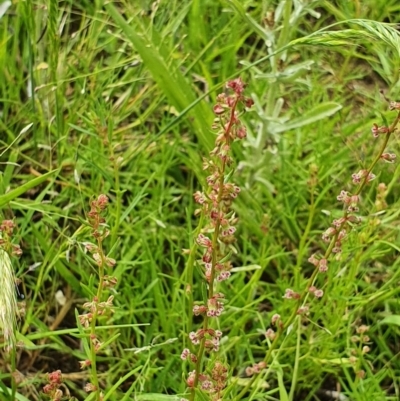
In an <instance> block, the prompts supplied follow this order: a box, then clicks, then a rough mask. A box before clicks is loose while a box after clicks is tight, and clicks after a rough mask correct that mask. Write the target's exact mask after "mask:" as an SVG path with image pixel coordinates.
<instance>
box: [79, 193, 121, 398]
mask: <svg viewBox="0 0 400 401" xmlns="http://www.w3.org/2000/svg"><path fill="white" fill-rule="evenodd" d="M107 206H108V198H107V196H106V195H99V196H98V198H97V199H96V200H93V201H91V203H90V211H89V213H88V215H87V220H88V224H89V226H90V228H91V235H92V237H93V238H94V240H95V243H94V244H93V243H87V242H86V243H84V245H85V248H86V251H88V252H90V253H91V254H92V258H93V261H94V263H95V264H96V266H97V267H98V277H99V284H98V287H97V291H96V294H95V295H94V296H93V298H92V300H91V301H90V302H86V303H85V304H84V305H83V308H84V309H86V310H88V311H89V312H87V313H84V314H82V315H79V321H80V324H81V325H82V326H83V327H85V328H87V329H89V330H90V334H89V344H90V353H89V354H88V355H87V359H86V360H84V361H80V366H81V369H84V368H89V367H90V369H91V381H90V382H89V383H87V384H86V385H85V390H86V391H87V392H93V393H95V399H96V400H100V399H101V398H102V397H103V395H102V393H101V391H100V384H99V379H98V374H97V366H96V360H97V354H98V353H99V352H100V351H101V349H102V347H103V342H102V341H101V340H100V339H99V336H98V334H97V333H96V324H97V323H98V322H97V321H98V319H99V318H101V317H103V316H110V315H112V314H113V313H114V309H113V299H114V296H112V295H110V296H109V297H108V298H107V300H106V301H105V300H103V298H104V292H105V291H107V290H108V289H110V288H113V287H114V286H115V285H116V284H117V279H116V277H114V276H109V275H106V269H107V268H112V267H114V266H115V264H116V261H115V260H114V259H112V258H110V257H108V256H107V255H106V253H105V251H104V247H103V242H104V240H105V239H106V238H107V237H108V235H109V233H110V232H109V230H108V228H107V226H106V224H105V218H104V217H103V215H104V212H105V210H106V209H107Z"/></svg>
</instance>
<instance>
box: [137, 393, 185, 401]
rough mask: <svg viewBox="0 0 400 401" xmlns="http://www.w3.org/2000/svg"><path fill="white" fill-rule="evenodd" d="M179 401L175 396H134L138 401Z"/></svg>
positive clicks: (150, 394) (154, 394) (149, 394)
mask: <svg viewBox="0 0 400 401" xmlns="http://www.w3.org/2000/svg"><path fill="white" fill-rule="evenodd" d="M179 399H180V397H178V396H176V395H168V394H158V393H148V394H139V395H137V396H136V400H138V401H178V400H179Z"/></svg>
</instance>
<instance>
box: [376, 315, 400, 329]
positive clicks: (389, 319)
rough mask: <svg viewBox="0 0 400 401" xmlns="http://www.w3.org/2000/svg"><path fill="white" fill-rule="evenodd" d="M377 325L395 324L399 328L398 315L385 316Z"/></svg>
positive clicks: (399, 316)
mask: <svg viewBox="0 0 400 401" xmlns="http://www.w3.org/2000/svg"><path fill="white" fill-rule="evenodd" d="M379 324H395V325H396V326H400V315H391V316H386V317H385V318H384V319H383V320H381V321H380V322H379Z"/></svg>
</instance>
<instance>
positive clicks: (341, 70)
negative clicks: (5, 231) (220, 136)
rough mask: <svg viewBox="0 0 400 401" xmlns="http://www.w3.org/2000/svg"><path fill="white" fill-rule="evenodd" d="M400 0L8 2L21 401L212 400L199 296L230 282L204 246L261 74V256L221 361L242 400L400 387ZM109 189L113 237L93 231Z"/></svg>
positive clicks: (246, 250) (257, 206)
mask: <svg viewBox="0 0 400 401" xmlns="http://www.w3.org/2000/svg"><path fill="white" fill-rule="evenodd" d="M398 11H399V5H398V4H397V2H396V1H394V0H393V1H392V0H389V1H365V2H362V4H361V2H357V1H355V2H346V3H343V2H331V1H329V2H328V1H320V0H318V1H310V2H294V1H288V0H286V1H268V2H239V1H236V0H232V1H220V2H212V1H200V0H194V1H180V2H177V1H169V2H163V1H158V2H150V1H142V2H126V1H122V2H102V1H95V2H85V1H84V2H80V3H79V4H75V3H72V2H70V1H64V2H58V3H57V2H54V1H52V0H49V1H38V2H30V1H27V2H19V3H11V2H7V1H6V2H3V3H1V4H0V23H1V24H0V33H1V37H2V38H3V40H2V46H1V47H0V48H1V49H2V52H1V55H0V62H1V68H0V74H1V79H0V92H1V101H0V129H1V132H2V133H1V134H0V159H1V160H0V163H1V164H0V166H1V167H2V168H1V174H0V208H1V221H12V222H13V224H15V225H16V228H15V229H14V231H13V235H14V236H15V237H14V238H13V240H12V241H11V242H10V243H13V244H16V243H19V244H20V246H21V250H22V251H23V253H22V255H21V256H20V258H19V259H18V260H16V259H15V260H14V259H12V267H13V272H14V273H13V274H15V276H16V277H17V282H15V280H14V279H12V280H9V283H10V284H9V291H8V293H10V294H11V295H6V298H5V299H7V300H12V299H14V298H13V297H14V295H15V296H16V297H17V298H18V297H19V299H16V300H17V301H20V302H22V301H23V302H24V303H25V306H24V305H22V304H19V305H17V308H18V309H20V312H19V315H18V318H17V325H16V326H17V328H16V329H13V332H12V334H13V335H15V346H14V347H13V348H12V349H11V350H10V349H7V348H4V349H2V351H1V352H2V353H3V356H4V358H2V361H3V362H2V366H1V367H2V372H3V373H2V375H1V377H0V398H2V399H14V398H15V397H17V398H18V399H21V400H24V399H32V400H39V399H43V398H44V397H47V399H49V398H50V399H59V398H65V399H71V398H73V397H75V398H77V399H110V400H114V399H115V400H116V399H118V400H120V399H130V398H135V399H143V400H165V399H170V398H173V399H177V398H180V397H183V398H185V397H192V398H196V399H206V398H208V396H209V394H208V393H207V392H203V391H201V390H200V391H197V392H196V391H192V393H191V394H192V395H190V388H188V386H187V381H186V380H187V366H186V365H185V364H186V362H185V363H182V360H181V358H180V355H181V353H182V348H183V346H184V347H186V346H187V334H188V333H190V332H191V331H192V329H191V328H193V330H194V328H198V327H200V326H202V325H204V321H202V320H201V318H200V317H196V316H195V317H193V305H192V303H193V302H194V300H198V301H201V300H206V299H207V293H208V292H209V291H210V288H213V287H212V286H210V285H209V282H207V280H204V277H206V275H205V272H204V271H202V269H201V267H200V266H199V265H198V264H197V262H196V259H197V257H196V258H195V257H194V256H192V255H193V254H190V255H189V262H187V260H186V255H185V252H182V249H187V248H189V247H191V246H192V245H193V244H194V243H195V240H196V238H197V237H198V234H199V232H198V229H196V228H195V227H196V226H197V224H198V221H197V217H196V216H194V212H195V210H196V209H197V208H198V205H196V204H195V199H194V198H193V193H195V192H196V191H199V190H200V189H201V188H206V187H207V179H206V176H207V175H209V174H208V173H206V172H205V171H203V164H202V155H207V154H208V153H209V152H210V151H211V150H212V149H213V143H214V140H215V135H214V133H212V132H211V130H210V127H211V125H212V123H213V118H214V116H213V113H212V111H213V105H214V104H216V103H217V101H218V99H217V94H218V93H220V91H221V87H222V85H224V83H225V82H227V81H230V80H232V79H237V77H239V76H240V77H241V78H242V79H243V80H244V81H246V82H247V83H248V87H247V88H246V96H249V97H251V99H252V101H253V102H254V105H253V107H252V111H251V112H248V113H244V114H243V115H242V116H241V122H242V125H243V127H245V129H246V133H247V136H246V139H244V140H243V141H241V144H240V145H239V144H238V143H236V142H235V143H232V144H230V145H231V146H230V147H231V149H230V151H231V152H232V158H234V160H235V161H236V166H235V169H234V171H233V172H232V179H233V181H234V182H235V184H236V185H237V186H238V187H240V188H241V192H240V195H239V196H238V197H237V199H235V202H234V204H233V205H232V216H233V215H234V216H235V218H236V216H239V221H238V223H239V224H238V225H237V226H236V227H237V231H236V232H235V238H236V244H235V247H236V245H237V249H239V250H240V251H239V252H238V253H232V254H231V255H230V263H231V267H230V271H231V272H232V273H234V274H232V275H231V277H230V279H229V280H228V281H226V283H224V284H223V292H224V295H225V297H226V299H227V300H228V301H227V302H226V303H225V304H224V311H223V313H221V315H220V316H219V317H218V319H217V320H216V321H215V322H214V323H215V325H214V326H213V327H212V328H213V329H214V330H221V332H222V333H223V335H222V336H221V338H220V340H219V343H220V347H219V350H218V352H216V353H215V356H210V361H209V362H211V364H210V365H209V368H207V367H204V369H202V373H204V374H205V375H209V376H210V377H211V374H212V369H213V366H215V363H216V362H217V361H220V362H221V361H222V362H221V363H223V365H224V372H223V376H224V383H225V385H224V389H223V390H221V392H220V393H218V397H219V398H223V399H235V400H239V399H269V400H274V399H276V400H278V399H279V400H290V401H292V400H307V401H308V400H322V399H328V400H330V399H338V398H339V399H348V400H356V401H361V400H362V401H363V400H370V399H377V400H385V401H386V400H398V396H399V392H400V390H399V383H398V377H400V366H399V363H398V358H397V356H398V353H399V349H398V346H397V344H398V343H399V316H400V310H399V305H398V301H397V299H398V295H399V290H398V281H399V273H398V272H399V269H398V258H397V253H398V239H399V235H398V229H397V226H398V224H397V222H398V210H399V204H398V199H399V186H398V179H399V174H400V171H399V169H398V167H397V162H396V161H395V159H394V156H393V155H394V154H395V153H396V147H397V143H396V129H397V119H396V118H393V113H395V111H387V110H386V109H387V100H386V98H388V99H390V101H394V103H392V107H394V108H396V107H395V105H396V104H397V103H396V101H397V100H398V99H396V95H397V92H398V79H399V76H398V71H399V52H398V49H399V45H398V44H399V43H400V42H399V34H398V31H397V29H396V26H395V25H394V24H395V23H398V22H399V21H398ZM382 21H384V22H382ZM382 91H383V93H384V95H382ZM374 124H375V125H374ZM371 128H372V130H373V134H374V135H375V136H376V135H377V136H378V138H376V139H374V137H373V136H371V133H370V131H371ZM389 138H390V142H387V141H388V140H389ZM376 141H378V144H376V143H377V142H376ZM380 141H381V142H380ZM383 155H385V156H383ZM382 156H383V157H382ZM382 158H383V159H384V160H385V161H390V162H393V163H388V164H387V165H386V164H385V165H384V167H382V168H381V166H379V168H378V165H377V166H375V164H376V163H379V164H381V162H382ZM371 163H372V164H371ZM374 166H375V167H374ZM372 167H374V171H373V172H372ZM358 172H360V173H358ZM353 173H355V174H356V175H357V173H358V175H357V176H355V177H354V179H356V180H358V181H359V184H358V187H357V186H354V185H353V184H350V181H349V177H350V176H351V174H353ZM371 173H374V174H375V175H376V177H375V179H374V180H373V181H371V182H370V183H367V181H368V180H369V178H368V177H371V176H370V174H371ZM233 177H234V178H233ZM226 178H229V179H230V178H231V176H230V175H229V177H226ZM226 182H228V181H227V180H226ZM224 183H225V181H224ZM361 190H362V191H361ZM341 191H343V192H342V193H341ZM101 194H106V196H107V199H108V206H107V214H106V216H105V217H106V222H104V221H101V222H100V220H99V230H100V232H101V233H103V234H104V233H105V232H106V231H107V234H108V230H109V235H107V236H106V235H104V236H103V234H101V244H99V243H97V240H93V238H92V239H89V238H88V237H89V236H90V232H91V231H93V223H94V221H93V220H91V219H92V217H93V216H92V217H91V207H90V202H98V200H99V196H100V195H101ZM340 194H341V195H340ZM338 195H339V197H340V200H337V197H338ZM356 203H357V204H356ZM88 205H89V206H88ZM349 207H351V208H352V210H351V211H350V210H349V209H348V208H349ZM356 207H357V208H359V210H358V211H356V210H355V209H354V208H356ZM355 213H356V214H357V216H359V217H361V220H360V222H359V223H357V226H356V224H355V223H356V222H355V221H349V216H352V215H354V214H355ZM103 217H104V216H103ZM103 217H102V218H103ZM343 218H344V219H345V220H346V221H342V220H341V219H343ZM334 220H336V222H337V224H339V226H337V227H336V228H334V230H335V232H333V231H332V230H330V232H329V233H326V234H327V235H328V234H329V238H326V239H329V240H330V242H326V243H325V242H324V241H323V238H321V235H322V234H323V233H324V232H325V230H326V229H327V228H328V227H329V226H330V225H331V223H332V221H334ZM339 222H340V223H339ZM350 223H351V224H350ZM91 227H92V228H91ZM343 230H346V233H345V234H346V238H342V237H341V236H342V234H341V232H342V231H343ZM203 234H204V233H203ZM206 234H207V233H206ZM2 238H3V239H4V236H3V235H2ZM88 241H90V242H91V243H92V246H94V248H93V247H92V248H91V247H90V246H89V248H90V249H88V248H87V247H88ZM337 242H340V245H341V246H340V247H339V248H340V251H341V252H336V253H334V252H333V250H334V249H335V247H336V248H338V244H337ZM99 247H100V248H101V252H99V251H98V250H99ZM85 249H86V250H88V251H89V252H86V253H85V252H82V250H85ZM324 250H325V251H324ZM336 250H337V249H336ZM3 252H6V253H3V258H2V260H5V258H6V257H12V249H11V248H9V249H8V248H7V249H3ZM313 254H314V255H315V257H312V256H311V255H313ZM7 255H8V256H7ZM91 255H92V256H91ZM95 255H96V256H95ZM339 255H340V257H339ZM220 256H221V257H222V255H220ZM191 257H192V258H193V259H190V258H191ZM310 257H311V259H310V262H311V263H309V261H308V259H309V258H310ZM93 258H94V259H93ZM107 258H108V259H107ZM114 259H115V261H116V263H115V265H114ZM7 260H8V259H7ZM106 260H108V261H109V265H107V263H106V265H107V266H106V265H105V264H104V263H105V262H106ZM325 260H326V261H327V263H326V265H325ZM321 261H323V262H322V264H321ZM97 262H101V263H100V264H98V263H97ZM191 263H192V265H191ZM3 265H4V263H3ZM7 266H9V264H8V263H7ZM190 266H192V267H191V268H190V269H192V270H193V277H194V278H193V281H190V280H189V281H188V272H189V270H190V269H189V267H190ZM324 266H327V267H328V268H327V271H325V272H321V268H322V270H326V269H325V267H324ZM103 268H104V271H103V270H102V269H103ZM99 272H100V274H99ZM11 273H12V271H11ZM107 276H108V277H112V283H113V284H114V283H115V286H114V287H112V288H107V289H104V287H103V285H102V282H104V280H106V279H105V277H107ZM10 277H11V276H10ZM314 279H316V280H314ZM3 280H4V278H3ZM19 280H20V281H19ZM102 280H103V281H102ZM12 281H14V283H12ZM110 282H111V281H110ZM188 283H189V284H190V285H191V288H190V289H188V288H187V285H188ZM307 283H308V284H307ZM16 285H17V287H16ZM13 287H14V288H15V289H16V288H18V290H19V293H20V294H21V295H23V296H24V299H21V298H22V297H21V296H19V295H18V292H17V291H16V290H15V291H14V290H13V289H12V288H13ZM310 289H311V290H312V291H311V292H310ZM103 290H104V293H103V294H100V295H101V296H98V297H97V298H98V299H96V300H95V301H96V302H100V303H101V302H107V300H108V299H110V298H109V297H112V296H113V297H114V298H113V299H112V304H113V307H112V310H113V313H107V314H104V317H101V319H96V318H95V319H93V318H92V320H91V321H88V323H89V325H88V327H85V325H84V324H81V323H80V322H79V323H77V320H76V317H77V316H79V315H84V314H85V313H92V312H93V311H94V313H95V314H98V311H99V310H98V309H97V308H94V309H93V311H91V310H90V308H92V307H93V302H94V297H96V296H97V295H98V291H100V292H103ZM188 290H190V291H191V294H193V295H190V294H188ZM287 290H291V291H287ZM0 291H2V293H1V294H3V295H4V294H6V293H5V292H4V290H3V289H0ZM10 291H11V292H10ZM211 291H213V290H211ZM8 293H7V294H8ZM285 294H286V295H285ZM297 294H298V295H297ZM191 296H193V297H194V298H193V300H191ZM287 298H291V299H287ZM0 299H1V296H0ZM10 302H11V301H10ZM200 304H201V302H200V303H199V305H200ZM84 305H85V306H87V307H89V309H86V310H84V309H83V306H84ZM201 305H203V304H201ZM204 305H205V303H204ZM0 306H1V305H0ZM306 306H307V307H309V313H307V310H306V309H303V310H302V313H301V314H298V311H299V308H305V307H306ZM110 307H111V306H110ZM23 312H24V313H23ZM13 316H15V317H16V315H15V314H12V316H11V318H13ZM13 325H14V323H13ZM2 326H3V329H4V323H2ZM4 334H7V333H6V332H5V333H4ZM93 335H94V336H95V337H93ZM96 339H99V341H101V343H102V344H103V345H102V346H101V347H99V348H98V349H97V353H96V350H95V345H96V344H94V342H95V340H96ZM184 344H185V345H184ZM188 348H189V347H188ZM10 351H11V352H10ZM93 351H94V352H93ZM194 351H195V349H190V353H191V354H195V353H196V352H194ZM94 360H95V364H94V363H93V361H94ZM8 361H10V363H9V362H8ZM80 361H81V362H86V361H90V366H88V369H83V370H81V366H80V364H79V362H80ZM207 361H208V359H207ZM87 365H89V362H88V363H87ZM203 370H204V372H203ZM59 371H60V372H59ZM93 380H94V381H93ZM87 383H92V385H94V386H95V387H96V389H95V391H92V392H90V393H87V392H86V391H85V385H86V384H87ZM43 393H45V394H46V396H45V395H43Z"/></svg>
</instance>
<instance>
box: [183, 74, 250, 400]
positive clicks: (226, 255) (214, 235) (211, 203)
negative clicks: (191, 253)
mask: <svg viewBox="0 0 400 401" xmlns="http://www.w3.org/2000/svg"><path fill="white" fill-rule="evenodd" d="M226 87H227V89H228V90H230V91H231V92H233V93H232V94H225V93H222V94H220V95H218V97H217V104H216V105H215V106H214V113H215V115H216V118H215V121H214V124H213V129H214V130H215V131H216V133H217V137H216V140H215V148H214V149H213V150H212V151H211V152H210V157H209V158H207V159H204V162H203V168H204V170H207V171H208V173H209V175H208V177H207V188H206V190H205V191H204V192H200V191H198V192H196V193H195V194H194V199H195V201H196V203H198V204H199V205H200V206H201V208H200V209H199V210H198V211H197V214H202V221H203V222H204V225H203V226H202V229H201V233H200V234H199V235H198V236H197V238H196V245H197V246H198V247H200V248H202V249H203V252H202V256H201V259H199V260H198V265H199V266H200V267H201V269H202V273H203V277H204V280H205V281H206V283H207V286H208V290H207V299H205V300H204V301H203V302H195V304H194V305H193V310H192V313H193V314H194V315H195V316H200V315H201V316H203V323H202V327H201V328H199V329H198V330H197V331H192V332H190V333H189V339H190V341H191V343H192V351H191V350H189V349H188V348H186V349H184V350H183V352H182V354H181V358H182V359H183V360H188V361H189V362H190V363H192V364H194V370H192V371H191V372H190V373H189V376H188V378H187V385H188V387H189V388H190V390H191V395H190V399H191V400H192V401H193V400H194V398H195V393H196V389H197V388H200V389H201V390H202V391H204V392H207V393H208V394H209V395H210V398H211V399H213V400H220V399H222V392H223V389H224V388H225V386H226V384H227V375H228V368H227V366H226V365H225V364H224V363H223V362H221V361H219V360H218V358H213V362H212V363H210V366H207V369H205V368H204V365H205V363H204V361H203V357H204V355H205V354H207V355H209V354H211V353H215V352H217V351H218V349H219V342H220V339H221V336H222V332H221V331H220V330H216V329H215V328H213V327H212V326H214V327H215V326H216V325H215V324H213V319H216V318H218V316H220V315H221V313H222V311H223V310H224V301H225V296H224V294H223V293H222V292H220V291H219V289H218V291H217V283H218V282H221V281H224V280H227V279H228V278H229V277H230V274H231V269H232V265H231V260H230V259H231V254H232V249H233V243H234V242H235V238H234V234H235V231H236V227H235V225H236V223H237V218H236V216H235V213H234V212H233V210H232V202H233V200H234V199H235V198H236V197H237V196H238V193H239V192H240V188H239V187H238V186H237V185H235V184H233V183H232V182H230V177H231V175H232V172H233V167H232V164H233V160H232V156H231V148H232V143H233V142H234V141H236V140H240V139H243V138H245V137H246V128H245V126H244V125H243V124H242V123H241V121H240V112H241V110H243V109H244V108H248V107H251V106H252V104H253V101H252V100H251V99H250V98H248V97H245V96H244V95H243V91H244V88H245V85H244V83H243V82H242V80H241V79H240V78H238V79H235V80H233V81H229V82H228V83H227V85H226Z"/></svg>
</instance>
